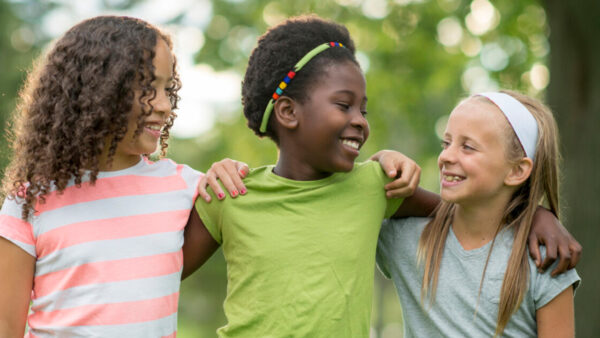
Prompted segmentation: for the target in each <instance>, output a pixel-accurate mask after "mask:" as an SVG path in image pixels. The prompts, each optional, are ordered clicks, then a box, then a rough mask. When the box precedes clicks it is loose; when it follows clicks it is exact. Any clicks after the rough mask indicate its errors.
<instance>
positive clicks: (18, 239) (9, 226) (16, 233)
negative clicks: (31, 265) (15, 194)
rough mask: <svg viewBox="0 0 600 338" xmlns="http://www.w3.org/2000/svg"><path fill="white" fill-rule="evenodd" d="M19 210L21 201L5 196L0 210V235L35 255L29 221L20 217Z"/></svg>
mask: <svg viewBox="0 0 600 338" xmlns="http://www.w3.org/2000/svg"><path fill="white" fill-rule="evenodd" d="M21 211H22V203H19V202H18V200H17V199H10V198H8V197H7V198H6V199H5V200H4V204H3V205H2V210H0V237H4V238H6V239H7V240H8V241H10V242H12V243H13V244H15V245H16V246H18V247H19V248H21V249H23V250H25V252H27V253H28V254H30V255H31V256H33V257H37V255H36V251H35V238H34V236H33V227H32V226H31V223H30V222H29V221H25V220H23V219H22V218H21Z"/></svg>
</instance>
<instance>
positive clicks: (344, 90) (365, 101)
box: [334, 89, 369, 103]
mask: <svg viewBox="0 0 600 338" xmlns="http://www.w3.org/2000/svg"><path fill="white" fill-rule="evenodd" d="M334 94H348V95H350V96H352V97H355V96H356V95H355V94H354V92H353V91H351V90H349V89H340V90H338V91H336V92H334ZM368 100H369V99H368V98H367V97H366V96H365V98H364V99H363V101H362V102H363V103H367V101H368Z"/></svg>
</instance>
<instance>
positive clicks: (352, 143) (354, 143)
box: [342, 138, 361, 150]
mask: <svg viewBox="0 0 600 338" xmlns="http://www.w3.org/2000/svg"><path fill="white" fill-rule="evenodd" d="M342 144H343V145H346V146H348V147H350V148H352V149H354V150H359V149H360V146H361V144H360V142H359V141H357V140H353V139H348V138H343V139H342Z"/></svg>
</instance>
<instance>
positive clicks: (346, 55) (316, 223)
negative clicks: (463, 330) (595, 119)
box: [196, 16, 555, 337]
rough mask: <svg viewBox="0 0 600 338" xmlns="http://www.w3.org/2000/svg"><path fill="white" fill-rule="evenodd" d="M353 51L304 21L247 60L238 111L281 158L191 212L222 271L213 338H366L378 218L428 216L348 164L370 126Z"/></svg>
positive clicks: (347, 41)
mask: <svg viewBox="0 0 600 338" xmlns="http://www.w3.org/2000/svg"><path fill="white" fill-rule="evenodd" d="M354 52H355V47H354V42H353V41H352V39H351V37H350V34H349V33H348V30H347V29H346V28H345V27H344V26H342V25H340V24H337V23H334V22H331V21H326V20H323V19H320V18H318V17H315V16H304V17H298V18H292V19H288V20H286V21H284V22H283V23H281V24H279V25H277V26H275V27H273V28H271V29H270V30H269V31H267V32H266V33H265V34H264V35H263V36H261V37H260V38H259V40H258V46H257V47H256V48H255V49H254V51H253V52H252V54H251V56H250V59H249V61H248V68H247V70H246V74H245V77H244V82H243V85H242V103H243V106H244V114H245V116H246V119H247V120H248V126H249V127H250V129H252V130H253V131H254V132H255V133H256V134H257V135H259V136H267V137H269V138H271V139H272V140H273V141H274V142H275V143H276V145H277V147H278V149H279V158H278V160H277V163H276V164H275V165H268V166H264V167H260V168H257V169H254V170H252V171H251V172H250V173H249V175H248V176H247V177H246V178H245V180H244V183H245V184H246V187H247V188H248V192H249V193H248V195H247V196H245V197H244V198H241V199H237V200H231V199H228V200H225V201H223V202H222V203H212V204H205V203H202V202H198V203H197V204H196V208H197V209H198V213H199V215H200V220H198V222H199V223H200V226H199V227H198V228H200V229H203V231H206V230H208V233H210V236H212V238H211V240H212V242H213V243H214V244H215V245H222V246H223V253H224V255H225V260H226V261H227V265H228V267H227V277H228V287H227V298H226V300H225V303H224V310H225V314H226V316H227V319H228V323H227V325H226V326H224V327H222V328H220V329H219V330H218V335H219V336H220V337H267V336H268V337H292V336H293V337H368V336H369V332H370V325H369V323H370V319H371V300H372V292H373V270H374V268H375V248H376V245H377V238H378V233H379V229H380V225H381V222H382V220H383V218H384V217H403V216H408V215H412V216H417V215H428V214H429V212H430V211H432V210H433V209H434V207H435V206H436V205H437V203H438V201H439V197H438V196H436V195H434V194H432V193H429V192H426V191H424V190H422V189H416V192H415V193H414V194H413V195H412V196H410V197H407V198H405V199H404V201H403V200H402V199H401V198H391V199H387V198H386V195H385V194H384V186H386V184H387V186H388V188H389V187H390V185H394V184H396V182H390V180H391V178H390V177H386V174H384V172H383V171H382V170H381V168H380V165H379V164H378V163H376V162H373V161H367V162H363V163H355V159H356V158H357V156H358V155H359V152H360V149H361V147H362V145H363V144H364V143H365V142H366V140H367V138H368V136H369V124H368V122H367V119H366V115H367V111H366V104H367V96H366V82H365V77H364V75H363V73H362V70H361V68H360V66H359V64H358V62H357V60H356V58H355V55H354ZM393 154H394V152H383V153H378V154H376V155H375V156H374V159H379V160H381V159H382V158H386V157H391V156H392V155H393ZM400 162H402V161H400ZM403 162H406V161H403ZM384 167H385V166H384ZM392 167H393V166H392ZM396 169H397V168H396ZM386 173H388V171H387V170H386ZM388 174H389V173H388ZM394 175H395V173H392V174H391V175H387V176H391V177H393V176H394ZM409 176H410V175H409ZM417 177H418V175H417ZM405 179H406V180H407V181H405V182H404V184H405V186H404V188H407V187H409V186H410V184H407V182H408V181H410V178H409V177H405ZM417 179H418V178H417ZM401 190H402V189H401ZM413 190H414V188H408V189H405V190H404V192H400V195H401V196H402V195H404V196H408V195H410V193H412V191H413ZM538 225H540V224H538ZM541 226H542V227H546V228H550V229H551V230H555V225H554V223H552V222H551V224H549V223H548V222H547V219H546V221H545V222H542V224H541ZM552 236H553V235H551V236H550V237H552Z"/></svg>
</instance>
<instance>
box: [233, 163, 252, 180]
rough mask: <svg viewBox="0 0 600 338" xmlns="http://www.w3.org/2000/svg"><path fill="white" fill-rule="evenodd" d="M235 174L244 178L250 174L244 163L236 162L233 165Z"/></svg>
mask: <svg viewBox="0 0 600 338" xmlns="http://www.w3.org/2000/svg"><path fill="white" fill-rule="evenodd" d="M235 166H236V169H237V172H238V173H239V174H240V177H242V178H244V177H246V175H248V173H249V172H250V168H249V167H248V165H247V164H246V163H244V162H236V164H235Z"/></svg>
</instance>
